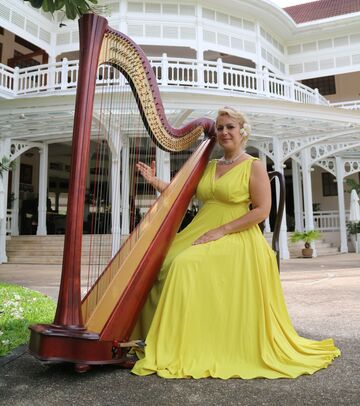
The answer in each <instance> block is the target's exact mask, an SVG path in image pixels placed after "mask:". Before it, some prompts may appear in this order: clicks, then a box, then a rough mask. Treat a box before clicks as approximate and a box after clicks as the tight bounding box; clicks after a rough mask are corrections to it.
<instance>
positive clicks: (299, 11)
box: [284, 0, 360, 24]
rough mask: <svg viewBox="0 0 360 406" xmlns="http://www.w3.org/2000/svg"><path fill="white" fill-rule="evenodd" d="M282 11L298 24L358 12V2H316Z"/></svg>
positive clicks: (359, 4)
mask: <svg viewBox="0 0 360 406" xmlns="http://www.w3.org/2000/svg"><path fill="white" fill-rule="evenodd" d="M284 10H285V11H286V12H287V13H288V14H289V15H290V17H292V19H293V20H294V21H295V22H296V23H298V24H299V23H305V22H308V21H314V20H321V19H322V18H329V17H334V16H339V15H344V14H350V13H356V12H359V11H360V0H318V1H312V2H311V3H304V4H298V5H296V6H290V7H285V8H284Z"/></svg>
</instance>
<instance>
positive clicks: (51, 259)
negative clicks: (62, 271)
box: [8, 255, 109, 266]
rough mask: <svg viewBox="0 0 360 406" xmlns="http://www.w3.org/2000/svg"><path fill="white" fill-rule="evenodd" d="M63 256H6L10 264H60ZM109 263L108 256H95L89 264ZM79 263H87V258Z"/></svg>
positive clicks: (103, 264)
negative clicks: (95, 259)
mask: <svg viewBox="0 0 360 406" xmlns="http://www.w3.org/2000/svg"><path fill="white" fill-rule="evenodd" d="M62 260H63V257H62V256H54V255H51V256H43V255H41V256H34V257H18V256H11V255H9V256H8V262H9V263H12V264H33V265H34V264H48V265H61V264H62ZM108 263H109V258H108V257H100V258H97V261H96V263H95V264H94V262H93V261H92V262H91V264H92V265H93V266H95V265H101V266H105V265H107V264H108ZM81 265H89V260H88V259H86V258H82V260H81Z"/></svg>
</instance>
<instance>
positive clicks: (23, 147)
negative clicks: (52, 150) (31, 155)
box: [9, 141, 43, 162]
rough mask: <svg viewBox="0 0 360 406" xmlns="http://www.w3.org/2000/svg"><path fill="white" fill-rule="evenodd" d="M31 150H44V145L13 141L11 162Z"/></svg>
mask: <svg viewBox="0 0 360 406" xmlns="http://www.w3.org/2000/svg"><path fill="white" fill-rule="evenodd" d="M31 148H39V150H42V149H43V144H41V143H37V142H20V141H13V142H12V143H11V145H10V156H9V159H10V162H12V161H14V160H15V159H16V158H18V157H19V156H20V155H22V154H23V153H24V152H26V151H28V150H29V149H31Z"/></svg>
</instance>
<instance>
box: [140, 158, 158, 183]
mask: <svg viewBox="0 0 360 406" xmlns="http://www.w3.org/2000/svg"><path fill="white" fill-rule="evenodd" d="M136 168H137V170H138V171H139V172H140V173H141V175H142V177H143V178H144V179H145V180H146V181H147V182H149V183H150V184H151V185H153V184H154V182H155V181H156V176H155V161H152V162H151V166H149V165H146V164H144V162H140V161H139V162H138V163H137V164H136Z"/></svg>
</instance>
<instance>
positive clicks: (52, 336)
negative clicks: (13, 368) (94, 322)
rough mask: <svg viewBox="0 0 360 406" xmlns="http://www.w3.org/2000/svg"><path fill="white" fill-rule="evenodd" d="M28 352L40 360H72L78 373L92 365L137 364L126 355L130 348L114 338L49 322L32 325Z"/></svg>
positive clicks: (128, 365)
mask: <svg viewBox="0 0 360 406" xmlns="http://www.w3.org/2000/svg"><path fill="white" fill-rule="evenodd" d="M29 351H30V353H31V354H32V355H34V356H35V357H36V358H38V359H39V360H41V361H46V362H49V363H52V362H53V363H59V362H70V363H73V364H75V370H76V371H77V372H86V371H87V370H89V369H90V366H91V365H105V364H113V365H119V366H121V367H123V368H131V367H132V365H133V364H134V362H133V361H132V360H129V358H128V357H127V356H126V354H127V351H126V350H124V349H122V348H120V347H119V346H118V345H117V341H115V340H114V341H105V340H101V338H100V336H99V335H98V334H96V333H92V332H89V331H86V330H82V331H75V332H74V331H72V330H66V329H64V328H63V329H61V328H60V329H59V328H56V327H55V326H53V325H50V324H36V325H33V326H30V342H29Z"/></svg>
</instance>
